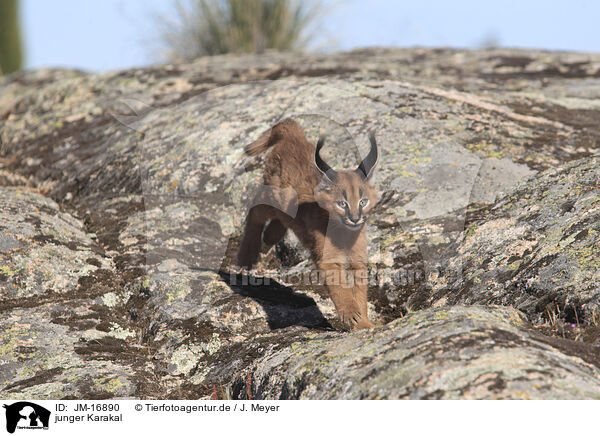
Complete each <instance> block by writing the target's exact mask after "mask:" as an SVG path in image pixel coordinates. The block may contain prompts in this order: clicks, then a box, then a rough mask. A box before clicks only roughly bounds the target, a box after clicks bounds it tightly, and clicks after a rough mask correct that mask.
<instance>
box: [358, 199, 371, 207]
mask: <svg viewBox="0 0 600 436" xmlns="http://www.w3.org/2000/svg"><path fill="white" fill-rule="evenodd" d="M358 204H359V205H360V207H367V205H368V204H369V199H368V198H363V199H362V200H360V202H359V203H358Z"/></svg>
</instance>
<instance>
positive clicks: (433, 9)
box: [21, 0, 600, 71]
mask: <svg viewBox="0 0 600 436" xmlns="http://www.w3.org/2000/svg"><path fill="white" fill-rule="evenodd" d="M172 3H173V0H97V1H92V0H21V20H22V23H23V26H22V30H23V33H24V35H23V36H24V41H25V49H26V53H25V55H26V63H25V66H26V67H27V68H36V67H42V66H64V67H72V68H80V69H85V70H94V71H105V70H110V69H119V68H125V67H131V66H139V65H147V64H151V63H156V62H160V61H161V59H160V56H159V54H158V50H157V47H158V45H157V44H158V43H157V41H158V40H157V37H158V36H157V30H156V21H155V19H154V17H155V16H156V15H160V16H164V17H168V16H170V15H171V14H172ZM329 3H333V7H332V8H330V12H329V13H328V14H327V15H326V17H325V18H323V20H322V27H321V29H320V30H321V31H320V35H322V41H321V43H318V42H316V44H317V46H322V45H323V44H322V42H323V41H326V47H328V48H327V49H328V50H348V49H352V48H356V47H366V46H401V47H413V46H424V47H431V46H449V47H467V48H474V47H479V46H481V45H482V44H484V42H485V41H486V40H490V39H492V40H495V41H496V42H498V43H499V45H500V46H506V47H531V48H544V49H550V50H573V51H589V52H600V25H599V23H600V1H598V0H570V1H565V0H545V1H543V0H521V1H517V0H504V1H500V0H497V1H485V0H479V1H476V0H453V1H442V0H420V1H419V0H411V1H384V0H371V1H361V0H329Z"/></svg>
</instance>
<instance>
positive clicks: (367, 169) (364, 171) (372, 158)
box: [354, 131, 379, 180]
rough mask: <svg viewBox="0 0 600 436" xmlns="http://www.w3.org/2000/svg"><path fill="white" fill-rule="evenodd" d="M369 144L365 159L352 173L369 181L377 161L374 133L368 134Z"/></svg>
mask: <svg viewBox="0 0 600 436" xmlns="http://www.w3.org/2000/svg"><path fill="white" fill-rule="evenodd" d="M369 142H370V143H371V149H370V150H369V154H368V155H367V157H365V158H364V159H363V161H362V162H361V163H360V164H359V165H358V168H356V169H355V170H354V171H355V172H356V173H357V174H358V175H360V176H361V177H362V178H363V180H369V179H370V178H371V176H372V175H373V170H374V169H375V167H376V166H377V162H378V161H379V152H378V150H377V141H375V132H374V131H370V132H369Z"/></svg>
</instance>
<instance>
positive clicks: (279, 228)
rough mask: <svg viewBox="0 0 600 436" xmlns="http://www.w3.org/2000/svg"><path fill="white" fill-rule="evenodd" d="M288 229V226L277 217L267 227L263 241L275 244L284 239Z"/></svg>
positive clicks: (267, 243) (269, 244)
mask: <svg viewBox="0 0 600 436" xmlns="http://www.w3.org/2000/svg"><path fill="white" fill-rule="evenodd" d="M286 231H287V227H285V226H284V225H283V223H282V222H281V221H280V220H278V219H277V218H275V219H272V220H271V221H270V222H269V224H268V225H267V228H266V229H265V232H264V234H263V241H264V242H265V244H266V245H268V246H269V247H270V246H271V245H275V244H277V243H278V242H279V241H281V240H282V239H283V237H284V236H285V232H286Z"/></svg>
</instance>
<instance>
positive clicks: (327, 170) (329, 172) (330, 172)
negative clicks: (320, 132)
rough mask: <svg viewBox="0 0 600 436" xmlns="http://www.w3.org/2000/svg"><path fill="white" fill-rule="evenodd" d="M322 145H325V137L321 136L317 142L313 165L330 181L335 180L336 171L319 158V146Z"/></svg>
mask: <svg viewBox="0 0 600 436" xmlns="http://www.w3.org/2000/svg"><path fill="white" fill-rule="evenodd" d="M323 145H325V137H324V136H321V137H320V138H319V141H318V142H317V148H316V150H315V166H316V167H317V169H318V170H319V171H320V172H321V173H323V174H324V175H325V176H326V177H327V178H328V179H329V180H330V181H332V182H335V181H336V179H337V172H336V171H335V170H334V169H333V168H331V167H330V166H329V165H327V163H325V161H324V160H323V159H322V158H321V148H323Z"/></svg>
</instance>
